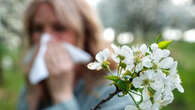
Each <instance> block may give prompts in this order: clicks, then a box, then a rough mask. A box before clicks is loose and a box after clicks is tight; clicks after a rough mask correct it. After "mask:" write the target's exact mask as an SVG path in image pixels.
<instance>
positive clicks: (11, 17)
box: [0, 0, 29, 83]
mask: <svg viewBox="0 0 195 110" xmlns="http://www.w3.org/2000/svg"><path fill="white" fill-rule="evenodd" d="M28 1H29V0H28ZM28 1H27V0H0V46H1V48H0V83H1V82H2V81H3V68H2V67H3V66H2V59H3V57H4V56H5V55H6V54H5V50H6V49H9V50H6V51H13V50H16V49H17V48H18V47H19V46H20V43H21V40H23V37H24V34H23V31H22V27H23V26H22V17H23V11H24V9H25V6H26V4H27V3H28Z"/></svg>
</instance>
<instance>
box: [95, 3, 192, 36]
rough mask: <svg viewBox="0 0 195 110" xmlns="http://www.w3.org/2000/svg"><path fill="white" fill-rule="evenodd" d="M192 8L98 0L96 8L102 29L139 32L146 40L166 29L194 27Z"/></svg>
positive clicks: (171, 4) (190, 5) (188, 6)
mask: <svg viewBox="0 0 195 110" xmlns="http://www.w3.org/2000/svg"><path fill="white" fill-rule="evenodd" d="M194 7H195V6H194V5H192V4H187V5H175V4H173V3H172V2H171V0H102V2H100V4H99V5H98V9H99V13H100V16H101V18H102V21H103V24H104V25H105V27H113V28H114V29H115V30H116V31H117V33H120V32H124V31H125V32H126V31H131V32H133V33H136V31H139V32H140V33H142V37H143V36H144V38H146V39H147V35H149V34H150V33H159V32H161V31H162V30H163V29H164V28H166V27H176V28H180V29H182V30H186V29H188V28H192V27H195V22H194V18H195V14H194V11H193V10H195V8H194ZM136 37H137V36H136ZM148 37H149V36H148Z"/></svg>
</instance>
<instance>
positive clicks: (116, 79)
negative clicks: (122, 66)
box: [104, 75, 120, 82]
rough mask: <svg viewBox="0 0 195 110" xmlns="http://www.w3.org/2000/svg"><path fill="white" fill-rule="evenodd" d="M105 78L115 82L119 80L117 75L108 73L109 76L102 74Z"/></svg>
mask: <svg viewBox="0 0 195 110" xmlns="http://www.w3.org/2000/svg"><path fill="white" fill-rule="evenodd" d="M104 78H105V79H108V80H111V81H114V82H117V81H119V80H120V78H119V77H118V76H114V75H110V76H104Z"/></svg>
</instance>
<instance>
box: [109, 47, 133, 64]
mask: <svg viewBox="0 0 195 110" xmlns="http://www.w3.org/2000/svg"><path fill="white" fill-rule="evenodd" d="M111 46H112V49H113V50H114V55H113V56H112V59H113V60H114V61H115V62H116V63H120V60H121V59H120V58H119V57H120V56H122V57H124V60H123V62H124V63H126V64H129V65H132V64H133V63H134V60H133V58H134V57H133V51H132V50H131V48H129V47H128V46H122V47H117V46H116V45H114V44H112V45H111Z"/></svg>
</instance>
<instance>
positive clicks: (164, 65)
mask: <svg viewBox="0 0 195 110" xmlns="http://www.w3.org/2000/svg"><path fill="white" fill-rule="evenodd" d="M173 63H174V60H173V58H172V57H167V58H165V59H163V60H162V61H161V62H160V63H159V67H160V68H164V69H169V68H171V66H172V65H173Z"/></svg>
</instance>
